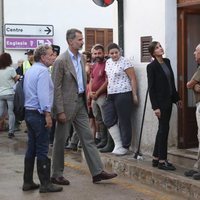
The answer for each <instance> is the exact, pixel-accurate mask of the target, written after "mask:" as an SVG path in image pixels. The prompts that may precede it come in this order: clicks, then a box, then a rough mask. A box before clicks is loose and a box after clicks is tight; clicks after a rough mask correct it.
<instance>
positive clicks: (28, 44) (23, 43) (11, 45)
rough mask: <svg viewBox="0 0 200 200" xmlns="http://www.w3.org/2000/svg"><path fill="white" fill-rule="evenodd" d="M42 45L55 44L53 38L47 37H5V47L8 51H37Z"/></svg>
mask: <svg viewBox="0 0 200 200" xmlns="http://www.w3.org/2000/svg"><path fill="white" fill-rule="evenodd" d="M42 44H49V45H51V44H53V39H52V38H47V37H41V38H39V37H30V38H28V37H26V38H25V37H5V40H4V47H5V48H6V49H35V48H36V47H37V46H39V45H42Z"/></svg>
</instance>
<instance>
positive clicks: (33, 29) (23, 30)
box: [4, 24, 54, 37]
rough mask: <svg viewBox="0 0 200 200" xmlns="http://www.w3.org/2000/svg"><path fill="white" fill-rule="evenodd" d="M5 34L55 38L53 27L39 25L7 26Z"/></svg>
mask: <svg viewBox="0 0 200 200" xmlns="http://www.w3.org/2000/svg"><path fill="white" fill-rule="evenodd" d="M4 34H5V35H7V36H39V37H41V36H46V37H47V36H53V34H54V28H53V25H43V24H42V25H39V24H5V25H4Z"/></svg>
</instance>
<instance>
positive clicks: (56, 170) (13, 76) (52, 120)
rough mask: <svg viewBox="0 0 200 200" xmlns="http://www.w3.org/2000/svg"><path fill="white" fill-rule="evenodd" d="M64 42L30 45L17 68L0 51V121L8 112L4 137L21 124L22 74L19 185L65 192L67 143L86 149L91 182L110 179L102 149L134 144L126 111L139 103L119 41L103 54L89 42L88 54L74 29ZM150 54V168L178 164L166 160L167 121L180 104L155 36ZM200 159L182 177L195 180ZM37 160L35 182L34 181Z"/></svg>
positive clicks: (199, 57) (199, 51) (119, 150)
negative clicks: (154, 123)
mask: <svg viewBox="0 0 200 200" xmlns="http://www.w3.org/2000/svg"><path fill="white" fill-rule="evenodd" d="M66 42H67V44H68V48H67V50H66V51H65V52H64V53H61V54H60V47H59V46H57V45H51V46H49V45H41V46H39V47H37V48H36V49H35V50H32V49H30V50H28V51H27V52H26V54H27V56H28V59H27V60H26V61H21V60H20V61H19V63H18V68H17V69H16V70H15V69H14V68H13V67H12V59H11V56H10V54H8V53H2V54H1V55H0V117H1V118H0V119H1V121H3V120H4V119H5V117H6V116H7V117H8V122H9V123H8V125H9V127H8V137H9V138H13V137H14V136H15V134H14V132H15V126H16V124H17V123H20V122H19V121H18V118H17V116H15V114H14V112H13V109H14V104H13V100H14V95H15V91H14V85H15V84H16V82H17V81H18V79H19V78H20V77H21V76H24V83H23V91H24V96H25V105H24V107H25V122H26V127H27V135H28V145H27V151H26V154H25V159H24V183H23V186H22V189H23V190H24V191H29V190H33V189H38V188H39V191H40V192H41V193H46V192H59V191H62V189H63V188H62V187H61V186H57V185H69V184H70V181H69V180H67V179H66V178H65V177H64V175H63V174H64V149H65V148H66V149H72V150H77V148H78V146H79V147H81V148H82V149H83V152H84V154H85V158H86V161H87V164H88V167H89V170H90V173H91V175H92V181H93V183H97V182H99V181H101V180H107V179H112V178H115V177H116V176H117V174H115V173H108V172H106V171H104V169H103V164H102V161H101V158H100V155H99V151H100V152H102V153H106V152H111V153H112V154H114V155H120V156H123V155H126V154H127V153H128V151H129V147H130V145H131V141H132V118H131V115H132V112H133V110H134V108H135V107H136V106H137V105H138V103H139V98H138V95H137V94H138V86H137V77H136V73H135V70H134V67H133V65H132V63H131V62H130V60H129V59H127V58H125V57H124V56H122V53H121V49H120V47H119V46H118V45H117V44H116V43H111V44H109V46H108V47H107V55H105V49H104V46H103V45H101V44H94V46H93V47H92V49H91V51H90V52H83V53H80V50H81V49H82V47H83V44H84V43H83V35H82V32H81V31H80V30H78V29H69V30H68V31H67V33H66ZM149 53H150V54H151V56H152V58H153V61H152V62H151V63H149V64H148V65H147V79H148V90H149V96H150V101H151V105H152V109H153V111H154V113H155V116H156V117H157V119H158V131H157V135H156V139H155V145H154V150H153V159H152V166H153V167H157V168H158V169H161V170H175V169H176V168H175V166H174V165H173V164H172V163H170V162H169V161H168V159H167V146H168V145H167V144H168V134H169V121H170V117H171V112H172V104H173V103H176V104H177V106H178V107H181V106H182V102H181V100H180V97H179V95H178V92H177V90H176V88H175V80H174V74H173V71H172V67H171V64H170V60H169V59H168V58H164V57H163V55H164V50H163V48H162V46H161V44H160V43H159V42H157V41H153V42H152V43H151V44H150V45H149ZM195 58H196V61H197V63H200V46H197V48H196V51H195ZM199 81H200V80H199V68H198V70H197V72H196V73H195V75H194V76H193V78H192V79H191V81H190V82H188V84H187V87H188V88H189V89H194V92H195V95H196V102H197V113H196V117H197V122H198V120H199V94H200V86H199V84H198V83H199ZM163 88H165V89H163ZM198 126H199V122H198ZM0 128H1V127H0ZM198 135H199V134H198ZM69 138H70V139H69ZM49 146H51V147H52V148H53V151H52V165H51V159H50V158H49V157H48V156H47V155H48V151H49ZM199 154H200V153H199ZM199 158H200V156H198V161H197V163H196V165H195V167H196V168H195V169H192V170H189V171H187V172H185V175H186V176H193V178H194V179H197V180H199V179H200V172H199V169H200V167H199V166H200V164H199V163H200V162H199ZM35 159H37V173H38V177H39V180H40V185H39V184H36V183H35V182H34V181H33V171H34V163H35ZM51 169H52V172H51Z"/></svg>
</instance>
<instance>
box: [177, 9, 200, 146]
mask: <svg viewBox="0 0 200 200" xmlns="http://www.w3.org/2000/svg"><path fill="white" fill-rule="evenodd" d="M188 14H200V9H199V10H197V9H196V8H195V9H192V7H191V6H190V7H183V8H178V10H177V32H178V40H177V41H178V52H177V55H178V67H177V73H178V91H179V94H180V97H181V99H182V102H183V107H182V109H179V111H178V148H184V149H185V148H193V147H197V146H198V140H197V139H196V140H194V141H191V140H190V138H189V137H190V130H189V129H188V127H189V125H188V120H190V118H191V117H194V118H195V114H193V115H191V112H192V113H195V108H188V106H187V105H188V90H187V88H186V83H187V81H188V80H187V67H188V66H187V36H188V35H187V15H188ZM189 109H190V110H189ZM191 120H192V119H191ZM195 128H196V130H197V127H194V129H195Z"/></svg>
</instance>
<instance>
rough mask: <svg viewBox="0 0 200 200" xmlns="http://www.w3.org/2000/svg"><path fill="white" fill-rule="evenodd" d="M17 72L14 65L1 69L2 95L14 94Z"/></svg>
mask: <svg viewBox="0 0 200 200" xmlns="http://www.w3.org/2000/svg"><path fill="white" fill-rule="evenodd" d="M16 75H17V73H16V71H15V69H14V68H13V67H6V68H5V69H0V96H3V95H9V94H14V89H13V86H14V85H15V81H14V78H15V77H16Z"/></svg>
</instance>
